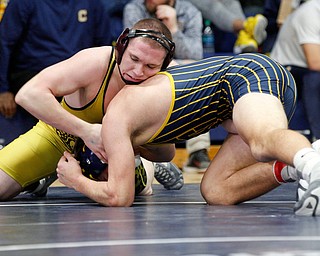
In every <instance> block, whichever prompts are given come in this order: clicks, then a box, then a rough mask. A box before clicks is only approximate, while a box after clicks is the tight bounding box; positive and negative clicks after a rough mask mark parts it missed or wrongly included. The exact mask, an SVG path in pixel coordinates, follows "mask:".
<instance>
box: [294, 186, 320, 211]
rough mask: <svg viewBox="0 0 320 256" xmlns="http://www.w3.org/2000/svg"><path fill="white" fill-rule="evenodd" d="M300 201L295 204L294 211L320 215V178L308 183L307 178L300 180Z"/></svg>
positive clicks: (298, 194) (298, 192)
mask: <svg viewBox="0 0 320 256" xmlns="http://www.w3.org/2000/svg"><path fill="white" fill-rule="evenodd" d="M297 197H298V202H296V204H295V206H294V212H295V214H296V215H299V216H319V215H320V205H319V200H320V180H314V181H313V182H311V183H310V185H308V183H307V182H306V181H305V180H301V181H299V186H298V190H297Z"/></svg>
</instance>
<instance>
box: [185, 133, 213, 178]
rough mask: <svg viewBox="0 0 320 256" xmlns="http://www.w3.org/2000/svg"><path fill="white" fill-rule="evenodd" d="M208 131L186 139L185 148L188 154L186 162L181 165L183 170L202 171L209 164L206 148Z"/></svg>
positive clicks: (208, 139)
mask: <svg viewBox="0 0 320 256" xmlns="http://www.w3.org/2000/svg"><path fill="white" fill-rule="evenodd" d="M210 145H211V141H210V133H209V132H207V133H204V134H201V135H199V136H198V137H195V138H192V139H190V140H187V141H186V149H187V152H188V154H189V159H188V161H187V163H186V164H185V165H184V166H183V171H184V172H189V173H192V172H198V173H203V172H205V170H206V169H207V168H208V166H209V164H210V158H209V155H208V150H209V148H210Z"/></svg>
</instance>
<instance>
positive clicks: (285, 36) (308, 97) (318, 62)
mask: <svg viewBox="0 0 320 256" xmlns="http://www.w3.org/2000/svg"><path fill="white" fill-rule="evenodd" d="M270 56H271V57H272V58H273V59H275V60H277V61H278V62H280V63H281V64H282V65H284V66H286V67H287V69H289V70H290V72H291V73H292V75H293V77H294V78H295V81H296V83H297V87H298V90H299V92H301V99H302V102H303V106H304V109H305V111H306V117H307V120H308V122H309V125H310V129H311V133H312V136H313V137H314V139H319V138H320V112H319V109H320V101H319V99H320V1H319V0H309V1H307V2H306V3H303V4H302V5H301V6H300V7H299V8H297V9H296V10H295V11H294V12H293V13H292V14H290V15H289V16H288V17H287V18H286V20H285V21H284V23H283V25H282V26H281V29H280V31H279V35H278V37H277V40H276V42H275V44H274V47H273V49H272V51H271V54H270ZM298 95H299V93H298Z"/></svg>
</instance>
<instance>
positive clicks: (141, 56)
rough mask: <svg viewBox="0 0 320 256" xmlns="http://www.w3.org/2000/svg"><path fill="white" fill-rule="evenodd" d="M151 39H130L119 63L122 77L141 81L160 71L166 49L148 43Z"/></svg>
mask: <svg viewBox="0 0 320 256" xmlns="http://www.w3.org/2000/svg"><path fill="white" fill-rule="evenodd" d="M150 40H151V39H147V40H146V39H145V38H142V37H137V38H132V39H130V41H129V43H128V46H127V48H126V49H125V51H124V53H123V56H122V59H121V64H120V65H119V68H120V72H121V75H122V78H123V79H124V80H126V81H129V82H131V83H141V82H143V81H144V80H146V79H147V78H149V77H151V76H153V75H155V74H156V73H157V72H159V71H160V69H161V67H162V64H163V60H164V58H165V57H166V50H165V49H164V48H163V47H161V46H158V45H157V46H155V45H154V43H153V45H151V44H150Z"/></svg>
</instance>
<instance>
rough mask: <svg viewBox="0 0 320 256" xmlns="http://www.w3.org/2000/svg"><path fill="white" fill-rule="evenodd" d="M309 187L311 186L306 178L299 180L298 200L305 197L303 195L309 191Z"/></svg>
mask: <svg viewBox="0 0 320 256" xmlns="http://www.w3.org/2000/svg"><path fill="white" fill-rule="evenodd" d="M308 187H309V183H308V182H307V181H306V180H304V179H300V180H299V183H298V188H297V195H296V201H297V202H298V201H300V200H301V198H302V197H303V195H304V194H305V192H306V191H307V189H308Z"/></svg>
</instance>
